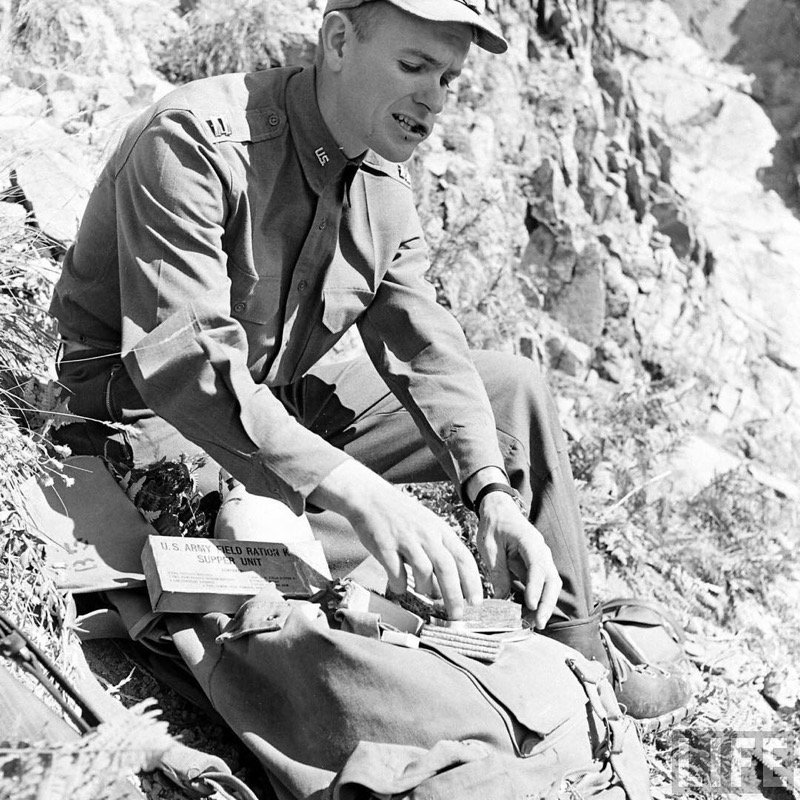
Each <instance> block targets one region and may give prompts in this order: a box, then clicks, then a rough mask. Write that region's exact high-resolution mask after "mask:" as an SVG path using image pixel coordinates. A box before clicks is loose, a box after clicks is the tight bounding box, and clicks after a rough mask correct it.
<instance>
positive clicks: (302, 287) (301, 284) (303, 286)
mask: <svg viewBox="0 0 800 800" xmlns="http://www.w3.org/2000/svg"><path fill="white" fill-rule="evenodd" d="M306 289H308V281H300V282H299V283H298V284H297V291H298V292H304V291H305V290H306Z"/></svg>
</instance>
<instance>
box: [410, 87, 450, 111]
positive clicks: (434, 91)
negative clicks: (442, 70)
mask: <svg viewBox="0 0 800 800" xmlns="http://www.w3.org/2000/svg"><path fill="white" fill-rule="evenodd" d="M414 99H415V100H416V101H417V102H418V103H422V105H424V106H425V107H426V108H427V109H428V110H429V111H430V112H431V113H432V114H440V113H441V111H442V109H443V108H444V103H445V100H446V99H447V87H446V86H442V85H441V84H440V83H438V82H437V83H430V84H426V85H425V86H424V87H422V88H421V89H419V91H417V93H416V96H415V98H414Z"/></svg>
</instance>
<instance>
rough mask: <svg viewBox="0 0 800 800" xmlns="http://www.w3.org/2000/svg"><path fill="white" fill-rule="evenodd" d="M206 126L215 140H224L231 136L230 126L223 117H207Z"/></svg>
mask: <svg viewBox="0 0 800 800" xmlns="http://www.w3.org/2000/svg"><path fill="white" fill-rule="evenodd" d="M206 125H208V127H209V128H211V133H212V134H213V135H214V138H216V139H224V138H225V137H226V136H230V135H231V126H230V124H229V123H228V120H227V119H225V117H209V118H208V119H207V120H206Z"/></svg>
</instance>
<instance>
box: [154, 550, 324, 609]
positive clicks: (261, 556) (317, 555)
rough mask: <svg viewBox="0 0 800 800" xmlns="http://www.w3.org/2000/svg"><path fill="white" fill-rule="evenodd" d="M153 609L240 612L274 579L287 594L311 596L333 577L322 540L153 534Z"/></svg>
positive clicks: (277, 585) (278, 586) (273, 581)
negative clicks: (260, 540) (221, 537)
mask: <svg viewBox="0 0 800 800" xmlns="http://www.w3.org/2000/svg"><path fill="white" fill-rule="evenodd" d="M142 567H143V569H144V575H145V580H146V582H147V590H148V594H149V595H150V603H151V604H152V606H153V611H160V612H175V613H182V612H188V613H205V612H207V611H220V612H223V613H227V614H232V613H235V612H236V611H237V610H238V608H239V606H240V605H241V604H242V603H243V602H244V601H245V600H247V599H248V598H249V597H253V596H254V595H256V594H258V593H259V592H260V591H261V590H262V589H263V588H264V587H265V586H266V585H267V584H268V583H274V584H275V586H276V587H277V589H278V590H279V591H281V592H282V593H283V594H285V595H286V596H288V597H309V596H310V595H312V594H314V593H315V592H316V591H318V590H319V589H321V588H323V587H324V586H325V585H326V583H327V582H328V581H329V580H330V579H331V576H330V571H329V569H328V564H327V562H326V560H325V554H324V553H323V550H322V545H321V543H320V542H318V541H315V540H312V539H308V540H298V541H293V542H287V543H283V542H258V541H236V540H233V539H200V538H193V537H188V536H187V537H183V538H181V537H175V536H150V537H149V538H148V540H147V543H146V544H145V547H144V549H143V550H142Z"/></svg>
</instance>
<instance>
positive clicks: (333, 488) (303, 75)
mask: <svg viewBox="0 0 800 800" xmlns="http://www.w3.org/2000/svg"><path fill="white" fill-rule="evenodd" d="M483 12H484V2H483V0H474V2H467V0H330V1H329V2H328V5H327V8H326V12H325V15H324V18H323V23H322V27H321V31H320V41H319V53H318V58H317V63H316V65H315V67H313V68H307V69H298V68H292V67H288V68H284V69H274V70H267V71H263V72H258V73H252V74H247V75H227V76H220V77H214V78H209V79H206V80H203V81H198V82H195V83H193V84H189V85H187V86H184V87H182V88H180V89H177V90H176V91H174V92H172V93H170V94H169V95H167V96H166V97H165V98H164V99H162V100H161V101H159V102H158V103H157V104H156V105H155V106H153V107H152V108H151V109H150V110H148V111H147V112H146V113H145V114H144V115H143V116H142V117H141V118H140V119H139V120H138V121H137V122H135V123H134V124H133V126H132V127H131V128H130V129H129V130H128V132H127V134H126V135H125V137H124V139H123V141H122V142H121V144H120V145H119V147H118V148H117V149H116V151H115V153H114V155H113V156H112V158H111V160H110V162H109V163H108V165H107V166H106V168H105V169H104V171H103V172H102V174H101V176H100V178H99V181H98V183H97V186H96V187H95V189H94V192H93V194H92V197H91V199H90V202H89V205H88V208H87V210H86V214H85V217H84V219H83V222H82V225H81V228H80V232H79V235H78V238H77V241H76V242H75V244H74V246H73V247H72V248H71V249H70V251H69V253H68V254H67V257H66V259H65V262H64V268H63V274H62V276H61V279H60V280H59V282H58V285H57V287H56V291H55V296H54V299H53V303H52V311H53V313H54V315H55V316H56V317H57V318H58V322H59V331H60V334H61V337H62V339H63V346H62V352H61V357H60V361H59V369H60V378H61V381H62V382H63V384H64V385H65V386H66V387H67V388H68V389H69V390H70V391H71V392H72V398H71V401H70V403H71V408H72V410H73V411H74V412H76V413H78V414H82V415H84V416H85V417H86V418H87V421H86V422H82V423H78V424H74V425H70V426H66V427H64V428H62V429H60V435H61V439H62V441H63V442H64V443H66V444H69V445H70V446H71V448H72V450H73V452H75V453H92V454H99V455H102V456H103V457H105V458H107V459H109V460H111V461H113V462H115V463H117V464H121V465H123V466H142V465H146V464H149V463H152V462H155V461H157V460H159V459H162V458H167V459H175V458H177V457H178V456H179V455H180V454H188V455H193V454H196V453H199V452H202V453H205V454H207V455H208V456H209V457H210V459H211V460H212V461H211V462H210V464H211V465H212V467H213V470H215V475H216V473H218V472H219V470H220V469H222V470H224V471H225V473H227V474H229V475H230V476H232V478H233V480H234V481H235V483H236V488H235V489H234V490H233V496H234V497H235V499H236V500H237V503H236V504H232V503H229V504H226V506H224V507H223V511H222V512H221V514H220V518H219V520H218V524H217V533H219V532H220V531H223V532H224V533H225V535H226V536H239V537H240V538H252V530H250V526H249V523H250V522H251V521H252V520H253V519H255V518H256V517H257V515H258V513H260V512H259V508H260V507H261V505H262V504H263V502H265V501H264V498H272V499H277V500H279V501H280V502H282V503H283V504H285V506H286V507H288V508H289V509H291V511H292V512H294V514H295V515H300V514H302V513H303V512H304V511H305V510H306V509H309V510H312V511H314V510H319V509H325V510H329V511H333V512H336V513H338V514H339V515H341V516H342V517H344V519H345V520H346V521H347V523H349V526H350V527H351V528H352V531H354V533H355V536H357V538H358V539H359V540H360V542H361V544H363V546H364V547H365V548H366V550H367V551H368V552H369V553H371V554H372V555H373V556H374V557H375V558H376V559H377V560H378V561H379V562H380V564H381V565H382V566H383V567H384V568H385V570H386V572H387V574H388V576H389V584H390V586H391V587H392V588H393V589H394V590H395V591H402V590H403V589H404V588H405V586H406V581H407V568H408V569H409V570H410V571H411V573H412V574H413V577H414V582H415V586H416V588H417V589H418V590H419V591H422V592H434V591H439V592H440V593H441V596H442V597H443V600H444V603H445V606H446V608H447V611H448V614H449V616H450V617H451V618H453V619H458V618H460V617H461V616H462V614H463V610H464V604H465V602H469V603H474V602H477V601H478V600H479V599H480V598H481V593H482V587H481V581H480V577H479V572H478V569H477V567H476V564H475V561H474V559H473V558H472V556H471V554H470V553H469V551H468V550H467V548H466V547H465V546H464V545H463V544H462V543H461V541H460V540H459V537H458V536H457V535H456V533H455V532H454V531H453V530H451V528H450V527H449V526H448V525H447V524H446V523H445V522H444V521H443V520H441V519H440V518H438V517H437V516H436V515H434V514H433V513H432V512H430V511H429V510H427V509H426V508H424V507H423V506H422V505H420V504H419V503H417V502H416V501H415V500H413V499H412V498H411V497H409V496H408V495H405V494H403V493H401V492H399V491H398V490H397V489H396V488H395V487H394V486H392V485H391V484H393V483H405V482H412V481H430V480H442V479H449V480H451V481H452V482H453V484H454V485H455V486H456V487H457V489H458V491H459V493H460V496H461V498H462V500H463V502H464V504H465V505H466V506H467V507H469V508H472V509H473V510H474V511H475V512H476V513H477V514H478V516H479V520H480V522H479V532H478V547H479V549H480V552H481V554H482V556H483V558H484V560H485V562H486V564H487V566H488V568H489V571H490V574H491V579H492V582H493V584H494V587H495V591H496V593H497V594H498V595H499V596H506V595H507V594H508V592H509V588H510V585H511V582H512V581H513V580H517V581H519V582H520V583H521V584H522V586H523V587H524V599H525V603H526V605H527V607H528V608H529V609H530V612H531V616H532V620H533V622H534V624H535V626H536V627H537V628H540V629H543V628H545V626H549V628H548V630H550V631H551V632H552V631H557V630H558V626H559V625H561V626H566V629H568V630H569V632H570V633H571V634H574V633H575V632H576V631H578V632H579V635H578V636H577V637H575V636H572V638H571V640H570V641H571V643H572V644H573V645H576V646H578V647H580V648H581V649H584V651H586V652H589V653H594V654H597V653H598V651H599V650H600V649H601V648H600V642H599V638H598V635H597V624H596V619H594V618H592V616H591V611H592V605H593V604H592V599H591V588H590V582H589V574H588V569H587V554H586V546H585V542H584V537H583V531H582V526H581V519H580V512H579V507H578V501H577V497H576V493H575V488H574V485H573V479H572V475H571V472H570V467H569V463H568V459H567V452H566V445H565V442H564V438H563V435H562V433H561V429H560V426H559V423H558V419H557V417H556V414H555V411H554V406H553V402H552V400H551V398H550V395H549V393H548V390H547V387H546V385H545V382H544V380H543V378H542V376H541V375H540V374H539V372H538V370H537V368H536V367H535V365H534V364H533V363H532V362H530V361H529V360H526V359H522V358H518V357H514V356H511V355H507V354H499V353H485V352H470V350H469V349H468V347H467V343H466V341H465V338H464V335H463V333H462V331H461V329H460V328H459V326H458V324H457V323H456V322H455V320H454V319H453V318H452V316H451V315H450V314H449V312H448V311H447V310H445V309H444V308H442V307H441V306H439V305H437V303H436V300H435V294H434V290H433V288H432V286H431V285H430V284H429V283H428V282H426V280H425V272H426V270H427V267H428V254H427V250H426V248H425V242H424V237H423V233H422V230H421V226H420V222H419V220H418V217H417V213H416V210H415V208H414V202H413V196H412V191H411V187H410V185H409V183H408V179H407V177H406V172H405V170H404V168H403V167H402V162H404V161H406V160H407V159H408V158H410V157H411V155H412V154H413V153H414V151H415V150H416V148H417V147H418V146H419V144H420V143H421V142H423V141H424V140H425V139H426V138H427V137H428V136H429V135H430V134H431V131H432V130H433V127H434V124H435V122H436V118H437V115H438V114H439V113H440V112H441V111H442V108H443V106H444V103H445V98H446V96H447V92H448V86H449V84H450V83H451V82H452V81H453V80H455V79H456V78H457V77H458V75H459V73H460V72H461V69H462V67H463V64H464V62H465V59H466V57H467V53H468V51H469V48H470V46H471V44H472V43H475V44H476V45H477V46H479V47H481V48H483V49H485V50H488V51H490V52H493V53H502V52H504V51H505V50H506V49H507V43H506V41H505V40H504V39H503V38H502V36H501V35H500V34H499V33H498V32H497V31H496V30H495V28H494V26H493V24H492V23H491V22H490V21H489V19H487V17H486V16H485V15H484V13H483ZM353 325H355V326H357V328H358V331H359V333H360V335H361V338H362V340H363V343H364V347H365V350H366V353H367V355H366V356H362V357H359V358H356V359H354V360H352V361H348V362H344V363H337V364H333V365H331V364H328V365H325V366H321V365H319V364H318V362H319V361H320V359H321V358H322V357H323V356H324V355H325V354H326V353H327V352H328V351H329V350H330V349H331V348H332V347H333V346H334V345H335V344H336V342H338V341H339V339H340V338H341V337H342V335H343V334H344V333H345V332H346V331H347V330H348V328H350V327H351V326H353ZM109 422H110V423H124V424H125V426H126V427H125V428H124V429H119V427H116V428H111V427H109V426H108V425H106V424H104V423H109ZM206 488H209V489H210V488H216V479H215V480H214V481H212V482H211V483H210V484H208V485H207V487H206ZM520 508H522V513H521V511H520ZM226 509H227V511H226ZM228 512H229V513H228ZM310 516H311V519H312V522H313V519H314V515H313V514H311V515H310ZM668 710H671V709H668ZM660 711H661V709H659V713H660Z"/></svg>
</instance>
